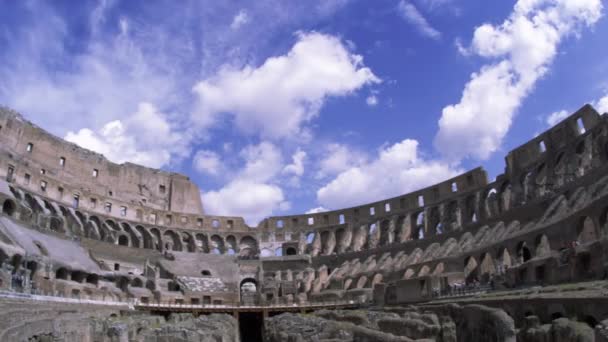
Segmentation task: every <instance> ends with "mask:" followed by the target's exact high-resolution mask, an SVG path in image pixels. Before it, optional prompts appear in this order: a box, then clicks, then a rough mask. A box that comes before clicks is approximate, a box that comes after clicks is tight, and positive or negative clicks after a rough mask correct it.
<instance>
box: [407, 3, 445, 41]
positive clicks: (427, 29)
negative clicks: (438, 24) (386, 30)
mask: <svg viewBox="0 0 608 342" xmlns="http://www.w3.org/2000/svg"><path fill="white" fill-rule="evenodd" d="M398 9H399V14H400V15H401V16H402V17H403V19H405V20H406V21H407V22H408V23H409V24H410V25H413V26H414V27H415V28H416V29H417V30H418V32H420V34H422V35H424V36H426V37H429V38H432V39H440V38H441V32H439V31H437V30H436V29H435V28H433V27H432V26H431V24H429V22H428V21H427V20H426V18H425V17H424V16H423V15H422V13H420V11H419V10H418V9H417V8H416V6H414V5H413V4H412V3H411V2H409V1H406V0H401V1H400V2H399V6H398Z"/></svg>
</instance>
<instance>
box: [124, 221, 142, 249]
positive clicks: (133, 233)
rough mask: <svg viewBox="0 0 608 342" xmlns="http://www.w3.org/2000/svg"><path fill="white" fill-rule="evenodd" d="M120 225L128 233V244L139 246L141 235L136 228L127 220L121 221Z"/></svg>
mask: <svg viewBox="0 0 608 342" xmlns="http://www.w3.org/2000/svg"><path fill="white" fill-rule="evenodd" d="M120 226H121V227H122V230H123V231H124V232H126V233H127V234H129V240H130V244H129V245H130V246H131V247H135V248H141V247H142V246H141V236H140V234H139V232H137V230H135V229H133V227H131V225H130V224H128V223H127V222H121V223H120Z"/></svg>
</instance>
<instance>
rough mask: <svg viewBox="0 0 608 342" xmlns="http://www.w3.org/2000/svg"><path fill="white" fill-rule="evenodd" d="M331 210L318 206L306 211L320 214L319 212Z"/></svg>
mask: <svg viewBox="0 0 608 342" xmlns="http://www.w3.org/2000/svg"><path fill="white" fill-rule="evenodd" d="M326 211H329V210H327V209H326V208H324V207H316V208H312V209H309V210H307V211H306V214H318V213H323V212H326Z"/></svg>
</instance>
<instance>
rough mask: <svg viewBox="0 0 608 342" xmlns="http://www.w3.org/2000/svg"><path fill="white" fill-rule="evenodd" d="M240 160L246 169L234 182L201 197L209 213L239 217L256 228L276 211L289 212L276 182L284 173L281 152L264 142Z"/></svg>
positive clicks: (246, 149)
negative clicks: (256, 225)
mask: <svg viewBox="0 0 608 342" xmlns="http://www.w3.org/2000/svg"><path fill="white" fill-rule="evenodd" d="M296 154H298V153H296ZM239 157H240V158H241V159H242V160H243V166H242V167H241V168H240V169H239V170H237V172H236V173H235V175H234V177H233V179H232V180H231V181H230V182H228V183H227V184H225V185H224V186H223V187H222V188H220V189H218V190H214V191H208V192H205V193H203V194H202V199H203V204H204V206H205V210H206V211H207V213H209V214H214V215H239V216H243V217H244V218H245V220H246V221H247V222H248V223H249V224H250V225H255V224H257V223H258V222H259V220H261V219H263V218H264V217H267V216H270V215H271V214H272V213H274V212H276V211H282V210H287V209H288V208H289V207H290V204H289V202H288V201H287V200H286V199H285V195H284V193H283V190H282V189H281V187H280V185H279V184H278V183H277V179H278V176H279V175H280V174H281V172H282V170H285V168H284V165H283V159H282V156H281V151H280V149H279V148H278V147H277V146H276V145H274V144H272V143H270V142H268V141H262V142H260V143H259V144H256V145H248V146H246V147H244V148H243V149H242V150H241V151H240V153H239ZM295 158H297V159H299V158H300V157H299V156H296V157H295ZM302 158H303V157H302ZM294 161H295V160H294ZM295 171H299V170H295ZM302 172H303V171H302Z"/></svg>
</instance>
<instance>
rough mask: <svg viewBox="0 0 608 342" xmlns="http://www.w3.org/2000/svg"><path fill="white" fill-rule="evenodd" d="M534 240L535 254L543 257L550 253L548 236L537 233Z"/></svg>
mask: <svg viewBox="0 0 608 342" xmlns="http://www.w3.org/2000/svg"><path fill="white" fill-rule="evenodd" d="M534 241H535V249H536V250H535V254H534V255H535V256H536V257H544V256H549V255H551V245H550V244H549V238H548V237H547V235H545V234H541V235H538V236H537V237H536V239H534Z"/></svg>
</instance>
